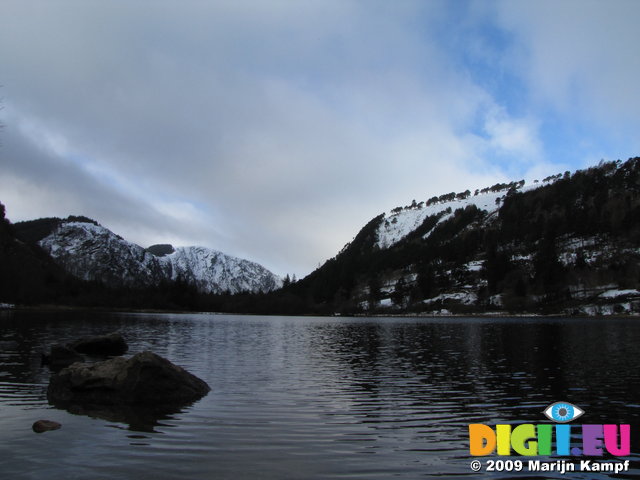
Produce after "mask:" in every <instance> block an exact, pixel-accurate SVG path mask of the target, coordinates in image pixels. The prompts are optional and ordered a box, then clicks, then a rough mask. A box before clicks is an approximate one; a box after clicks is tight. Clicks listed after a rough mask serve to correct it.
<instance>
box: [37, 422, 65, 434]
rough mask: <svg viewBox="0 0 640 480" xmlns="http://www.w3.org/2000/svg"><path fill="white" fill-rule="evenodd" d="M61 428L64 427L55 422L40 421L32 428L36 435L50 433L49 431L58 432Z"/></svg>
mask: <svg viewBox="0 0 640 480" xmlns="http://www.w3.org/2000/svg"><path fill="white" fill-rule="evenodd" d="M60 427H62V425H61V424H59V423H58V422H54V421H53V420H38V421H37V422H35V423H34V424H33V426H32V427H31V428H33V431H34V432H36V433H42V432H48V431H49V430H58V429H59V428H60Z"/></svg>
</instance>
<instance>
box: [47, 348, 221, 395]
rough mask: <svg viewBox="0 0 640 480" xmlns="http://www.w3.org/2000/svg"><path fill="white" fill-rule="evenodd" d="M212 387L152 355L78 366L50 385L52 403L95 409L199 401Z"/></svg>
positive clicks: (53, 380)
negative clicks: (104, 406)
mask: <svg viewBox="0 0 640 480" xmlns="http://www.w3.org/2000/svg"><path fill="white" fill-rule="evenodd" d="M209 390H211V389H210V388H209V385H207V383H206V382H205V381H203V380H201V379H199V378H198V377H196V376H195V375H192V374H191V373H189V372H187V371H186V370H185V369H183V368H181V367H179V366H177V365H174V364H173V363H171V362H170V361H169V360H167V359H165V358H162V357H160V356H159V355H156V354H155V353H152V352H142V353H138V354H137V355H134V356H133V357H131V358H129V359H125V358H124V357H116V358H112V359H110V360H106V361H104V362H98V363H94V364H83V363H75V364H73V365H71V366H69V367H67V368H65V369H63V370H61V371H60V372H59V373H58V374H56V375H53V376H52V377H51V380H50V382H49V388H48V390H47V398H48V400H49V403H51V404H53V405H56V406H63V407H67V406H69V405H71V404H93V405H148V406H158V405H176V404H186V403H189V402H193V401H195V400H198V399H199V398H201V397H203V396H204V395H206V394H207V393H208V392H209Z"/></svg>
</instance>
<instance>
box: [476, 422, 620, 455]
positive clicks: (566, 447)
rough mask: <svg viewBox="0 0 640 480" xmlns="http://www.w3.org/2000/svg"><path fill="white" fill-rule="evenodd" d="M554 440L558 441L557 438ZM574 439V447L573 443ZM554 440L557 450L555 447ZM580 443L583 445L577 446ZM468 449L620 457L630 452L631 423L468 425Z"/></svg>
mask: <svg viewBox="0 0 640 480" xmlns="http://www.w3.org/2000/svg"><path fill="white" fill-rule="evenodd" d="M554 440H555V442H554ZM572 441H573V445H574V446H573V447H572ZM554 443H555V450H554V448H553V447H554ZM576 445H581V446H576ZM469 451H470V453H471V455H473V456H486V455H491V454H493V453H494V451H495V452H496V454H497V455H512V452H515V453H516V454H518V455H525V456H534V455H552V454H555V455H559V456H570V455H572V456H579V455H588V456H596V457H598V456H602V455H604V453H605V452H608V453H609V454H611V455H614V456H617V457H621V456H625V455H629V454H630V452H631V427H630V426H629V425H567V424H557V425H534V424H528V423H527V424H522V425H516V426H514V425H496V426H495V429H494V428H493V427H490V426H489V425H484V424H481V423H474V424H471V425H469Z"/></svg>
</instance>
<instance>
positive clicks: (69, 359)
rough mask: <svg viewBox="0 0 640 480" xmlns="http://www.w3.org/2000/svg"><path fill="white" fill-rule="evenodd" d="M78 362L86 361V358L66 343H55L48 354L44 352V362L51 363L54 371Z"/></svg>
mask: <svg viewBox="0 0 640 480" xmlns="http://www.w3.org/2000/svg"><path fill="white" fill-rule="evenodd" d="M76 362H84V358H83V357H82V355H80V354H79V353H78V352H76V351H75V350H72V349H71V348H69V347H68V346H66V345H53V346H52V347H51V350H50V352H49V353H48V354H42V364H43V365H49V367H50V368H51V369H52V370H54V371H55V370H60V369H62V368H64V367H68V366H69V365H71V364H73V363H76Z"/></svg>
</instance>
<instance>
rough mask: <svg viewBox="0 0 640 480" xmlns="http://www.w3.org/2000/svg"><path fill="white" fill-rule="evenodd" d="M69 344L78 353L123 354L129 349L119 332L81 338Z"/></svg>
mask: <svg viewBox="0 0 640 480" xmlns="http://www.w3.org/2000/svg"><path fill="white" fill-rule="evenodd" d="M67 346H68V347H69V348H71V349H73V350H75V351H76V352H78V353H86V354H89V355H122V354H124V353H125V352H126V351H127V350H128V349H129V346H128V345H127V342H125V341H124V338H122V335H120V334H119V333H110V334H108V335H98V336H95V337H86V338H81V339H80V340H76V341H75V342H73V343H70V344H68V345H67Z"/></svg>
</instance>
